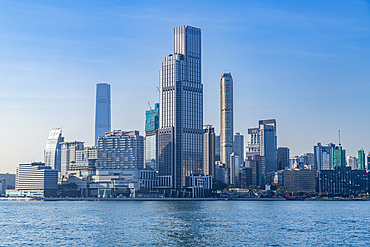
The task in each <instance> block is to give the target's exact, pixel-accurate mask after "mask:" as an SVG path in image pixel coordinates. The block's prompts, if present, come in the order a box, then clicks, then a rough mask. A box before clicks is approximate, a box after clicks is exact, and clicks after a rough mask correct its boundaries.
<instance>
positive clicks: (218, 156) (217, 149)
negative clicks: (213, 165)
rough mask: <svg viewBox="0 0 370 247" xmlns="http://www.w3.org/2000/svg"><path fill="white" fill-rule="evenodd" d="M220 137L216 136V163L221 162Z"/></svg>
mask: <svg viewBox="0 0 370 247" xmlns="http://www.w3.org/2000/svg"><path fill="white" fill-rule="evenodd" d="M220 147H221V145H220V135H215V161H220V159H221V157H220Z"/></svg>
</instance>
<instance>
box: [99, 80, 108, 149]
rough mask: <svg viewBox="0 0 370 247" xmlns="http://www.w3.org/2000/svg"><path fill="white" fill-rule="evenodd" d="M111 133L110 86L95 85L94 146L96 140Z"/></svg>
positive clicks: (104, 84) (103, 84) (105, 84)
mask: <svg viewBox="0 0 370 247" xmlns="http://www.w3.org/2000/svg"><path fill="white" fill-rule="evenodd" d="M109 131H111V98H110V84H108V83H98V84H96V109H95V146H96V145H98V138H99V137H101V136H105V133H106V132H109Z"/></svg>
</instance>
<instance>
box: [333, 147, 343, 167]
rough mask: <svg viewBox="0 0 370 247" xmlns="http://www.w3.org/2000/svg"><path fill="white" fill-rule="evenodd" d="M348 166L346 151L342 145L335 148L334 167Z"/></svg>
mask: <svg viewBox="0 0 370 247" xmlns="http://www.w3.org/2000/svg"><path fill="white" fill-rule="evenodd" d="M345 166H346V150H344V149H343V148H342V146H341V145H339V146H337V147H335V148H334V167H345Z"/></svg>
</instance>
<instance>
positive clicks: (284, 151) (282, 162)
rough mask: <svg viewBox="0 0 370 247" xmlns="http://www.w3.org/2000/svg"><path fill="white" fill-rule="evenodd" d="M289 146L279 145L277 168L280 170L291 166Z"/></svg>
mask: <svg viewBox="0 0 370 247" xmlns="http://www.w3.org/2000/svg"><path fill="white" fill-rule="evenodd" d="M289 157H290V156H289V148H287V147H278V149H277V169H278V170H287V169H288V168H290V165H289Z"/></svg>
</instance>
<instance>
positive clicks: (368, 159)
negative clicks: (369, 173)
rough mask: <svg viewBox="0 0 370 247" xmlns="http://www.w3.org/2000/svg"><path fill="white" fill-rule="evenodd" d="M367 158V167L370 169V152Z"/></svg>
mask: <svg viewBox="0 0 370 247" xmlns="http://www.w3.org/2000/svg"><path fill="white" fill-rule="evenodd" d="M366 159H367V169H368V170H370V152H369V154H368V155H367V156H366Z"/></svg>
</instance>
